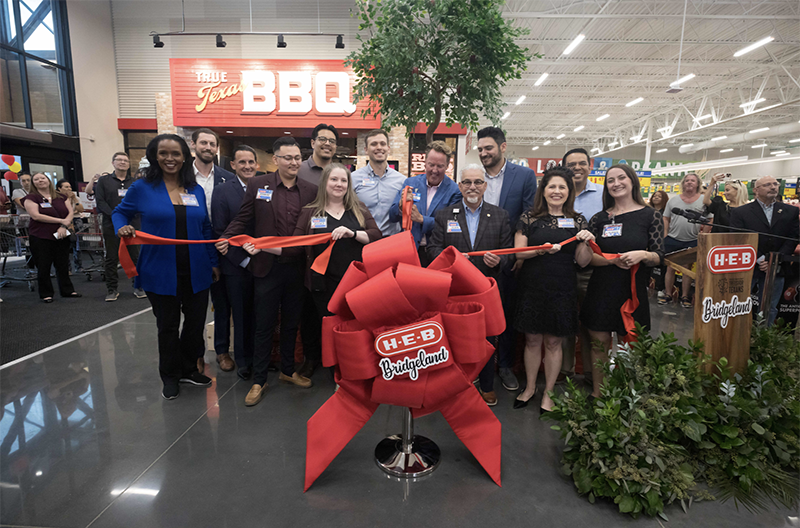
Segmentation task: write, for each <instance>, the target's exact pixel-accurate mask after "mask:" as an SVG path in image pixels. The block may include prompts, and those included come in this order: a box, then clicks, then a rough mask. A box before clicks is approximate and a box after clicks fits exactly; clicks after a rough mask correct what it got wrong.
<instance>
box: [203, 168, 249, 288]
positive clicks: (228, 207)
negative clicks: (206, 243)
mask: <svg viewBox="0 0 800 528" xmlns="http://www.w3.org/2000/svg"><path fill="white" fill-rule="evenodd" d="M216 173H217V171H216V169H215V170H214V174H216ZM242 200H244V187H242V184H241V182H239V178H237V177H236V175H234V176H233V179H230V180H228V181H226V182H224V183H222V184H221V185H219V186H217V187H214V194H213V195H212V196H211V227H212V228H213V229H214V238H220V237H221V236H222V233H224V232H225V229H227V228H228V225H229V224H230V223H231V221H232V220H233V219H234V218H236V215H237V214H238V213H239V209H240V208H241V206H242ZM244 234H245V235H250V236H253V228H252V226H246V227H245V232H244ZM249 256H250V255H248V254H247V251H245V250H244V249H243V248H241V247H237V246H230V247H229V248H228V252H227V253H226V254H225V255H224V256H220V259H219V262H220V269H221V270H222V273H223V274H224V275H247V274H249V273H250V272H249V271H247V269H245V268H243V267H242V266H241V265H240V264H241V263H242V262H243V261H244V260H245V259H246V258H247V257H249Z"/></svg>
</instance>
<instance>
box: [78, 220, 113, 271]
mask: <svg viewBox="0 0 800 528" xmlns="http://www.w3.org/2000/svg"><path fill="white" fill-rule="evenodd" d="M75 236H76V237H77V240H76V242H75V259H74V260H75V264H76V265H77V266H76V267H79V268H80V269H79V271H80V272H81V273H84V274H86V280H92V273H99V274H100V280H102V281H104V280H106V277H105V268H104V267H103V259H104V258H105V249H104V248H105V246H104V244H103V229H102V220H101V218H100V215H99V214H97V213H81V214H80V215H76V217H75ZM84 256H87V257H89V259H90V260H91V262H92V263H91V265H89V266H82V265H81V262H82V261H83V257H84Z"/></svg>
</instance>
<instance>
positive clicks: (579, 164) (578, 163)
mask: <svg viewBox="0 0 800 528" xmlns="http://www.w3.org/2000/svg"><path fill="white" fill-rule="evenodd" d="M588 166H589V162H588V161H573V162H572V163H567V168H568V169H573V168H575V167H588Z"/></svg>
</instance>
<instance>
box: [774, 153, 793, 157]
mask: <svg viewBox="0 0 800 528" xmlns="http://www.w3.org/2000/svg"><path fill="white" fill-rule="evenodd" d="M789 154H791V152H781V153H780V154H775V157H776V158H780V157H781V156H788V155H789Z"/></svg>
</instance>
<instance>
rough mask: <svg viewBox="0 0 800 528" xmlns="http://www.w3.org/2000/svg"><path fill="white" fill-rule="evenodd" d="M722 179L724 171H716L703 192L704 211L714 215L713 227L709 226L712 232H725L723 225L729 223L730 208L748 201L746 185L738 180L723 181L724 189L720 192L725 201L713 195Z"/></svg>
mask: <svg viewBox="0 0 800 528" xmlns="http://www.w3.org/2000/svg"><path fill="white" fill-rule="evenodd" d="M724 179H725V174H724V173H722V172H718V173H716V174H715V175H714V176H712V177H711V184H710V185H709V186H708V189H706V191H705V193H704V194H703V205H705V210H706V212H708V213H709V214H713V215H714V227H712V228H711V232H712V233H727V232H728V230H727V229H725V227H724V226H729V225H731V223H730V217H731V209H732V208H734V207H739V206H740V205H744V204H746V203H747V202H748V201H749V200H748V198H749V193H748V192H747V186H746V185H745V184H744V183H742V182H740V181H739V180H733V181H727V182H725V190H724V191H722V194H724V195H725V200H727V202H726V201H725V200H723V199H722V196H719V195H717V196H714V193H715V192H716V190H717V187H718V184H719V182H721V181H722V180H724ZM712 197H713V198H712Z"/></svg>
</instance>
